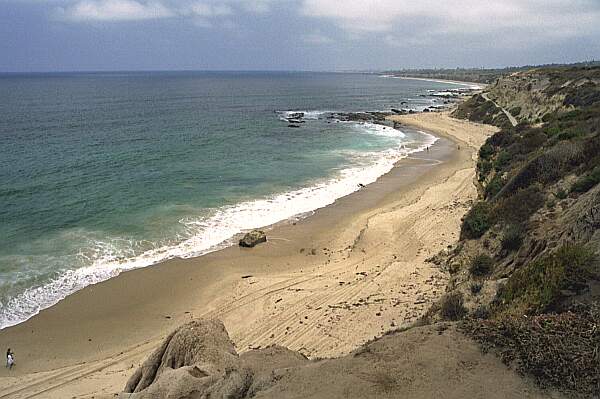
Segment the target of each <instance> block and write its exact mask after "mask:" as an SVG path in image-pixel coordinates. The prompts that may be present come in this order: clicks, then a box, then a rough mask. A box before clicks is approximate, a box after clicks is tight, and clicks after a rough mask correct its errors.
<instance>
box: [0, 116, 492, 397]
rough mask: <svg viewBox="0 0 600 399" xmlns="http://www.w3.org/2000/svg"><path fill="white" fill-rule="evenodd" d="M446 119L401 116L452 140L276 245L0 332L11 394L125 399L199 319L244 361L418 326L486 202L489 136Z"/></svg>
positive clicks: (89, 298)
mask: <svg viewBox="0 0 600 399" xmlns="http://www.w3.org/2000/svg"><path fill="white" fill-rule="evenodd" d="M419 115H420V116H419ZM435 118H437V119H435ZM444 118H445V119H447V120H449V119H450V118H448V116H447V114H446V113H444V114H441V113H440V114H437V113H436V114H434V113H432V114H431V115H425V114H417V115H410V116H406V117H404V116H402V117H393V118H392V119H393V120H396V121H400V122H401V123H405V124H407V125H411V126H413V127H415V128H417V129H422V130H425V131H428V132H432V133H434V134H436V135H438V136H442V137H443V138H442V139H440V140H439V141H438V142H437V143H436V144H434V145H433V146H432V147H431V149H430V151H429V152H427V151H422V152H420V153H417V154H413V156H410V157H408V158H405V159H402V160H400V161H399V162H398V163H397V164H396V165H395V166H394V168H393V169H392V170H391V171H390V172H388V173H387V174H385V175H384V176H382V177H380V178H379V179H378V180H377V181H376V182H375V183H372V184H370V185H368V186H367V187H366V188H365V189H363V190H360V191H357V192H354V193H352V194H350V195H347V196H345V197H342V198H339V199H338V200H336V202H335V203H333V204H332V205H329V206H327V207H325V208H320V209H318V210H316V211H315V212H314V214H313V215H311V216H309V217H307V218H305V219H302V220H300V221H298V222H295V223H282V224H276V225H275V226H273V227H272V228H271V230H269V231H268V233H267V235H268V236H269V237H270V240H269V242H267V243H266V244H262V245H260V246H258V247H256V248H253V249H250V250H246V249H241V248H238V247H228V248H226V249H223V250H220V251H217V252H212V253H209V254H206V255H203V256H201V257H198V258H191V259H173V260H169V261H166V262H162V263H159V264H156V265H153V266H149V267H145V268H142V269H137V270H133V271H127V272H124V273H122V274H121V275H119V276H117V277H115V278H113V279H110V280H107V281H105V282H102V283H99V284H96V285H93V286H88V287H86V288H84V289H83V290H81V291H78V292H76V293H74V294H72V295H70V296H69V297H67V298H66V299H64V300H63V301H61V302H59V303H58V304H57V305H54V306H53V307H51V308H48V309H45V310H43V311H42V312H40V313H39V314H38V315H36V316H34V317H33V318H31V319H29V320H28V321H26V322H24V323H21V324H19V325H16V326H13V327H9V328H7V329H4V330H2V331H0V339H1V340H2V341H3V342H5V343H6V344H7V345H8V344H9V343H10V346H11V348H13V350H14V351H15V353H16V355H17V367H16V368H15V370H14V372H13V373H11V374H8V372H6V371H4V372H2V374H0V379H2V380H3V382H4V383H5V386H7V387H8V388H7V391H9V392H15V391H17V390H18V391H19V392H24V393H25V392H37V391H36V390H40V389H46V391H45V392H47V393H48V394H49V393H50V392H52V395H55V396H47V397H57V398H58V397H64V396H61V395H64V394H65V392H69V393H72V392H80V390H86V389H88V390H89V389H92V390H93V392H87V391H86V392H84V393H86V394H91V393H93V394H95V395H99V394H100V395H102V394H107V395H108V394H109V393H110V392H113V393H114V389H120V388H122V385H123V384H124V381H125V380H126V379H127V378H128V376H129V374H131V371H132V370H133V369H132V368H131V367H130V366H129V365H130V364H131V366H132V367H133V366H135V364H136V363H139V362H140V361H141V360H142V359H143V358H144V357H145V355H146V354H147V353H148V352H149V351H150V350H152V349H153V348H154V345H155V344H156V343H157V342H158V340H160V339H161V337H162V336H163V335H164V334H166V333H168V332H170V331H171V330H172V329H174V328H175V327H176V326H178V325H180V324H182V323H183V322H185V321H188V320H190V319H191V318H194V317H206V316H208V317H218V318H221V319H222V320H223V321H224V323H225V325H226V326H227V328H228V330H229V331H230V334H231V337H232V339H233V341H234V342H235V344H236V347H237V348H238V350H239V351H245V350H248V349H252V348H255V347H260V346H264V345H268V344H270V343H277V344H281V345H284V346H288V347H290V348H291V349H297V350H300V351H301V352H303V353H305V354H306V355H308V356H311V357H330V356H339V355H341V354H344V353H348V352H349V351H350V350H352V349H354V348H356V347H357V346H359V345H360V344H362V343H364V342H366V341H367V340H369V339H372V338H373V336H377V335H380V334H383V333H385V331H387V330H389V329H392V328H395V327H401V326H403V325H407V324H409V323H410V322H411V321H414V320H416V318H418V316H419V315H420V314H422V312H424V311H425V309H426V306H427V304H429V303H431V302H432V301H434V300H435V299H436V298H438V297H439V295H441V294H442V293H443V287H444V286H445V277H444V276H443V274H442V273H440V272H439V270H437V269H436V268H435V267H432V266H431V265H429V264H426V263H425V261H424V260H425V259H426V258H427V257H429V256H431V255H432V254H435V253H437V252H438V251H439V250H441V249H444V248H445V247H447V246H448V245H452V243H453V242H454V241H455V240H456V238H457V232H458V226H459V223H460V218H461V217H462V214H463V213H464V211H465V210H466V207H467V205H468V203H469V201H470V200H471V199H472V198H473V196H474V195H475V193H476V189H475V187H474V185H473V184H472V181H473V178H474V161H473V159H474V156H475V155H476V154H475V152H476V151H475V150H476V148H478V145H481V142H482V140H483V139H485V136H486V135H487V134H489V133H490V132H491V131H492V129H490V128H489V127H487V128H485V127H482V126H480V125H478V126H476V128H475V127H474V128H473V129H479V131H477V132H475V130H474V131H473V132H468V131H467V132H466V133H465V132H463V131H459V130H461V129H458V128H457V127H456V126H453V125H452V124H453V123H454V124H457V126H463V125H464V126H467V125H471V124H468V123H466V122H462V121H460V122H459V121H456V122H448V121H447V120H446V121H445V120H444ZM438 119H439V120H438ZM436 123H437V125H436ZM444 123H446V124H448V125H447V126H446V129H444V128H443V126H442V125H444ZM440 126H442V127H440ZM470 133H472V134H474V135H475V134H477V135H478V136H477V137H476V138H475V137H470V136H469V134H470ZM461 135H462V136H461ZM456 143H459V145H461V144H464V147H463V149H462V150H461V151H458V150H457V149H456ZM436 223H437V224H438V225H435V224H436ZM400 282H401V283H400ZM58 375H60V377H57V376H58ZM53 376H54V377H53ZM91 376H94V378H95V379H93V381H92V380H90V378H91ZM54 385H58V386H54ZM61 387H62V388H61ZM61 389H65V390H66V391H65V390H63V391H61ZM81 392H83V391H81ZM96 397H98V396H96Z"/></svg>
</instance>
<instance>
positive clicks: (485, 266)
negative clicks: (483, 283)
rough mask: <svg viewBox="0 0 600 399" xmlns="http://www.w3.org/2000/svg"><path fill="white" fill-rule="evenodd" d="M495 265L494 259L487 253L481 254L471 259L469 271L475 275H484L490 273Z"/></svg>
mask: <svg viewBox="0 0 600 399" xmlns="http://www.w3.org/2000/svg"><path fill="white" fill-rule="evenodd" d="M493 266H494V260H493V259H492V258H491V257H490V256H489V255H487V254H479V255H477V256H475V257H474V258H473V259H471V265H470V267H469V272H470V273H471V275H473V276H475V277H483V276H487V275H488V274H490V272H491V271H492V268H493Z"/></svg>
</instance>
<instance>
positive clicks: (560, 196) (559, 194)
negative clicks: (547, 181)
mask: <svg viewBox="0 0 600 399" xmlns="http://www.w3.org/2000/svg"><path fill="white" fill-rule="evenodd" d="M567 195H568V193H567V191H566V190H564V189H562V188H559V189H558V191H556V194H555V196H556V198H558V199H561V200H563V199H565V198H567Z"/></svg>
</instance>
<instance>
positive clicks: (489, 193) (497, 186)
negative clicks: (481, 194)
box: [485, 174, 504, 198]
mask: <svg viewBox="0 0 600 399" xmlns="http://www.w3.org/2000/svg"><path fill="white" fill-rule="evenodd" d="M502 187H504V179H502V176H500V174H496V175H495V176H494V177H493V178H492V180H490V182H489V183H488V184H487V185H486V186H485V198H492V197H494V196H495V195H496V194H498V193H499V192H500V190H502Z"/></svg>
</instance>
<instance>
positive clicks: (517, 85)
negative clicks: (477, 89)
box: [488, 68, 600, 123]
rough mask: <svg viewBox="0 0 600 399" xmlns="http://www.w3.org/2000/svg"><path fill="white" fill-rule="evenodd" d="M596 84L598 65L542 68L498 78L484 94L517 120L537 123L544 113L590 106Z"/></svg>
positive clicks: (540, 120)
mask: <svg viewBox="0 0 600 399" xmlns="http://www.w3.org/2000/svg"><path fill="white" fill-rule="evenodd" d="M599 84H600V71H598V68H572V69H561V70H557V69H548V68H543V69H533V70H530V71H524V72H516V73H514V74H511V75H508V76H505V77H502V78H500V79H498V80H497V81H496V83H495V84H493V85H491V86H490V87H489V88H488V95H489V98H490V99H492V100H494V101H495V102H497V103H498V105H500V106H502V107H503V108H505V109H507V110H508V111H509V112H510V113H511V114H512V115H513V116H514V117H515V118H517V120H519V121H520V122H526V123H540V122H542V121H543V119H544V117H545V116H546V115H548V114H552V113H556V112H563V111H569V110H572V109H575V108H576V107H578V106H586V105H590V104H591V101H590V100H592V99H593V98H589V95H590V94H592V93H591V92H594V91H597V86H598V85H599ZM592 97H593V95H592Z"/></svg>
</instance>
